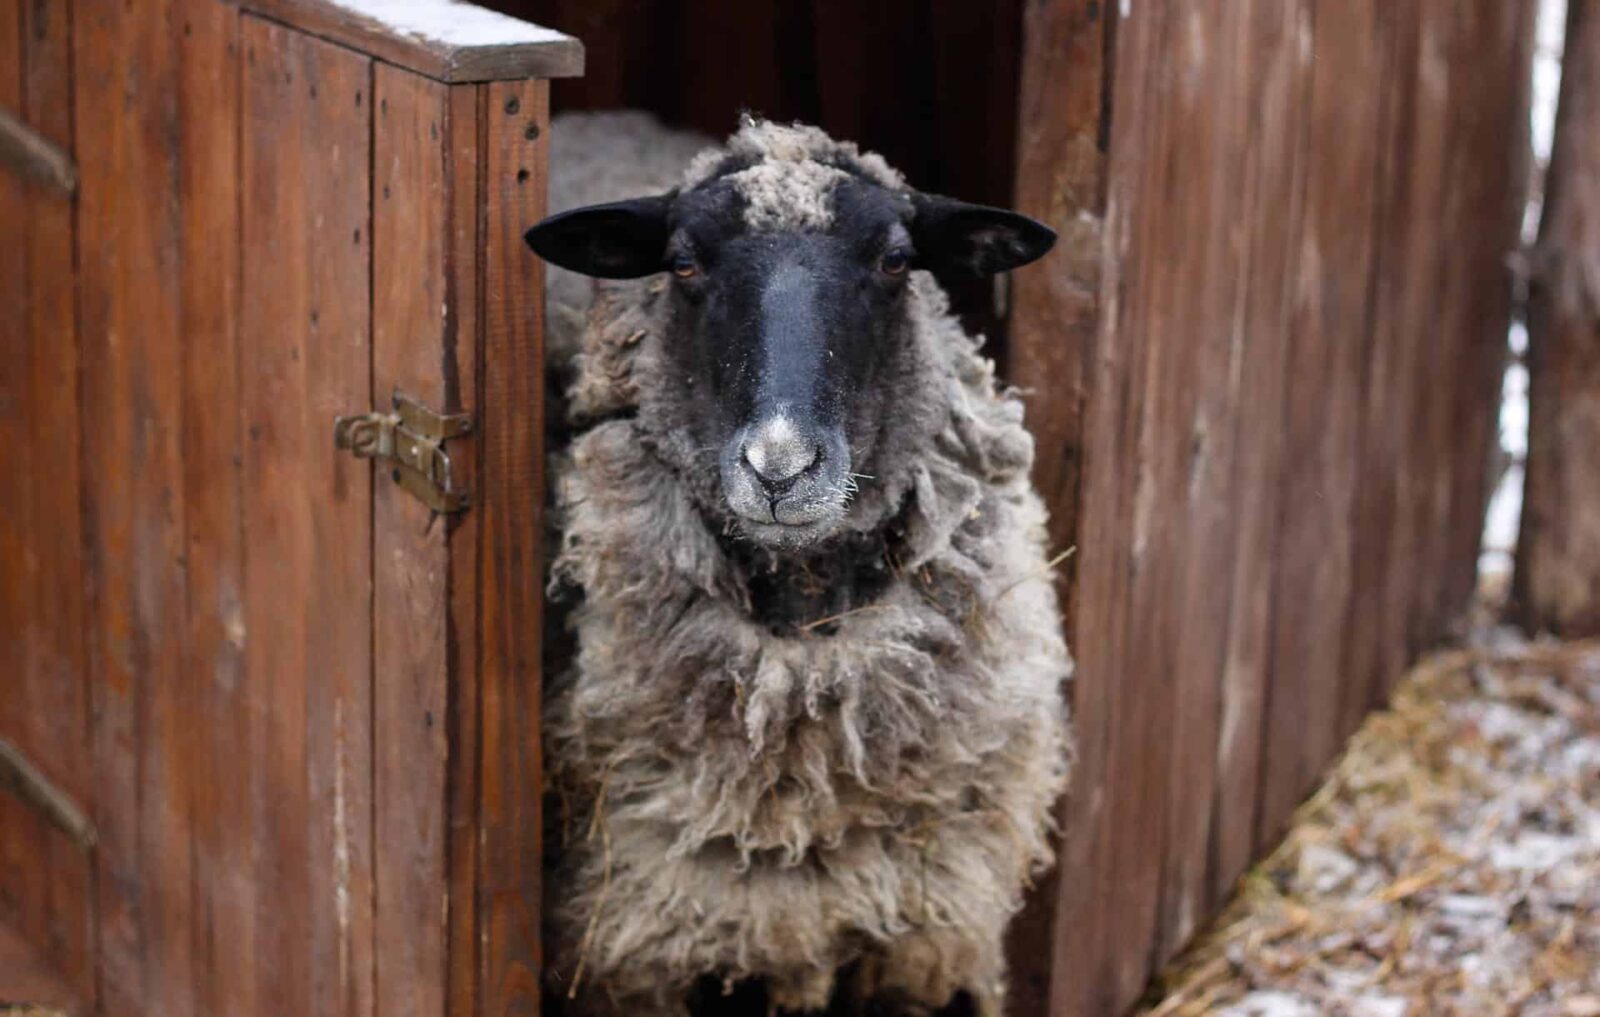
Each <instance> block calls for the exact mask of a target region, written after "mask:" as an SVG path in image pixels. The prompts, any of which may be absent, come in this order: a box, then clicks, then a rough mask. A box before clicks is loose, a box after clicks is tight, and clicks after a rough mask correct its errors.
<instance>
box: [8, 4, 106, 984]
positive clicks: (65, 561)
mask: <svg viewBox="0 0 1600 1017" xmlns="http://www.w3.org/2000/svg"><path fill="white" fill-rule="evenodd" d="M20 6H21V9H22V19H21V42H22V47H23V53H22V57H23V59H22V60H21V67H22V74H23V86H24V87H23V92H24V95H23V102H22V103H21V104H20V105H19V107H17V108H19V109H20V110H21V112H22V117H23V119H24V121H25V122H27V123H28V124H29V125H30V126H31V127H33V129H34V130H36V131H38V132H39V133H40V134H41V135H43V136H44V137H45V138H46V139H47V140H49V141H51V142H53V143H55V144H56V145H58V146H60V147H61V148H62V149H63V150H66V151H71V149H72V144H73V131H72V120H73V110H72V81H71V74H72V25H71V5H70V4H66V3H61V4H49V5H47V4H22V5H20ZM30 198H31V200H30V201H29V203H28V214H27V221H26V234H27V240H26V246H27V261H28V273H27V287H28V299H27V302H26V321H25V328H26V332H27V335H26V338H25V340H24V343H23V346H24V349H23V350H18V351H16V352H17V353H18V354H20V357H19V359H20V361H21V363H22V364H25V365H26V367H27V370H28V379H27V398H26V400H25V403H24V406H23V408H22V417H23V421H24V422H25V426H26V429H27V434H26V435H25V436H24V437H23V439H22V444H21V446H20V447H17V448H15V449H14V454H15V455H16V456H18V457H19V458H21V457H27V458H29V459H31V461H32V463H33V466H32V467H31V468H28V469H27V470H26V472H25V473H17V474H13V475H15V476H26V477H27V478H28V483H27V484H25V485H19V486H21V487H22V488H23V490H24V492H25V496H31V500H30V504H29V505H28V506H27V510H26V512H25V514H24V515H23V517H22V518H25V519H26V520H27V529H28V537H27V560H28V565H29V569H28V571H29V573H30V576H29V578H30V580H31V582H30V583H29V584H28V591H29V592H28V593H27V598H28V611H29V614H30V615H31V618H30V621H29V624H28V625H27V626H26V628H25V629H24V630H23V634H22V641H23V642H24V643H25V644H26V651H27V662H26V667H25V669H24V670H23V672H22V673H21V674H19V675H17V677H18V678H19V679H20V680H21V682H22V683H23V685H24V688H23V690H22V695H21V697H20V700H21V703H20V704H19V705H21V706H22V708H23V709H24V710H26V711H27V713H28V714H29V725H28V726H29V728H30V729H31V736H29V737H25V738H24V739H23V741H22V745H23V749H24V751H25V752H27V753H28V755H29V756H30V758H32V759H33V760H34V761H35V762H36V763H37V764H38V765H39V766H40V767H41V768H43V769H44V771H45V772H46V773H48V774H49V775H50V776H51V778H52V779H53V780H54V781H56V782H57V783H58V784H59V785H60V786H61V788H62V789H63V790H64V791H66V793H67V794H69V795H70V796H72V797H73V798H74V799H75V800H76V801H77V802H78V803H79V804H80V805H82V806H83V807H85V808H87V807H89V806H90V804H91V803H92V801H93V787H92V784H93V781H92V766H91V765H90V764H91V761H92V757H91V756H90V753H89V743H88V734H89V685H88V656H87V653H86V652H85V647H84V640H83V632H84V627H85V625H86V623H87V611H86V607H87V604H86V602H85V596H84V584H83V578H84V556H83V530H82V525H81V524H82V490H81V472H80V467H79V459H78V452H79V447H80V435H79V431H78V424H79V407H78V370H79V350H78V329H77V309H76V302H75V297H76V289H75V286H74V281H73V259H74V253H75V252H74V243H75V232H74V225H73V209H72V202H71V200H70V199H68V198H66V197H64V196H62V195H58V194H55V193H52V192H50V191H48V190H46V189H45V188H43V187H40V186H37V185H35V186H33V187H32V188H31V196H30ZM8 359H10V358H8ZM19 465H20V464H19ZM8 469H9V468H8ZM13 673H14V674H15V672H13ZM48 838H49V839H47V840H46V841H45V842H44V843H43V844H41V845H40V850H39V852H38V856H37V857H38V863H39V864H42V865H43V866H44V867H45V868H46V869H47V870H48V875H47V878H46V879H44V880H42V881H41V885H40V888H41V889H43V890H44V892H45V893H46V895H47V898H48V899H47V904H46V907H45V915H44V917H45V928H44V938H43V939H42V940H41V941H40V944H41V945H42V946H43V947H44V953H45V956H46V957H47V958H48V959H49V960H50V961H51V963H53V964H54V965H55V966H56V967H57V969H58V970H59V971H60V972H61V974H62V975H63V976H64V977H65V978H66V980H67V981H68V982H69V983H70V984H71V985H72V986H74V987H75V988H76V989H77V991H78V992H79V994H80V996H81V997H82V998H84V999H92V998H93V957H92V949H91V944H90V920H89V919H90V910H89V909H90V893H91V886H92V884H91V881H90V859H89V856H88V854H87V853H86V852H85V851H84V850H83V849H82V848H80V847H78V846H77V845H75V844H73V843H72V842H71V841H70V840H69V839H68V838H66V837H64V836H62V835H60V834H59V833H56V832H54V831H52V832H51V834H49V835H48Z"/></svg>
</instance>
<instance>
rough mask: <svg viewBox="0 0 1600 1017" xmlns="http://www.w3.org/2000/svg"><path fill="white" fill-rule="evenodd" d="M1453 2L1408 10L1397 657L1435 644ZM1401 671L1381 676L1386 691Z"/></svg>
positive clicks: (1393, 590) (1394, 578)
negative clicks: (1426, 605) (1435, 445)
mask: <svg viewBox="0 0 1600 1017" xmlns="http://www.w3.org/2000/svg"><path fill="white" fill-rule="evenodd" d="M1453 9H1454V4H1451V3H1445V2H1435V0H1424V2H1422V3H1420V4H1418V5H1417V6H1416V8H1415V9H1414V10H1413V12H1412V13H1413V16H1414V18H1415V29H1414V31H1415V33H1416V43H1415V53H1416V56H1415V66H1414V72H1413V73H1414V75H1415V77H1414V79H1413V82H1414V83H1413V84H1412V85H1411V86H1410V91H1411V93H1412V95H1413V96H1414V107H1413V116H1412V119H1411V124H1412V126H1411V131H1412V142H1411V146H1410V147H1411V153H1412V154H1411V157H1410V159H1409V160H1408V169H1409V172H1410V174H1411V180H1412V183H1411V184H1410V185H1409V187H1410V193H1411V196H1412V197H1411V202H1412V204H1411V208H1410V212H1409V214H1408V215H1407V221H1408V224H1409V231H1408V233H1407V235H1406V237H1405V239H1404V242H1403V247H1402V250H1403V252H1404V253H1403V257H1404V259H1405V262H1404V267H1403V268H1402V269H1401V270H1400V271H1399V272H1397V273H1396V280H1395V281H1396V293H1395V294H1394V296H1393V298H1392V299H1393V300H1394V304H1393V311H1392V312H1391V313H1392V316H1393V320H1395V321H1396V323H1397V328H1398V334H1399V336H1400V337H1401V342H1402V343H1403V347H1402V350H1401V353H1400V356H1399V358H1398V360H1399V365H1400V377H1401V378H1402V379H1403V381H1402V384H1403V385H1404V386H1405V390H1404V392H1403V393H1402V394H1401V396H1400V398H1399V400H1397V401H1398V403H1399V406H1398V407H1397V409H1398V416H1397V418H1396V420H1397V425H1398V428H1399V435H1398V440H1399V448H1400V451H1399V464H1398V466H1397V469H1396V471H1395V476H1396V485H1395V521H1394V527H1393V531H1394V539H1393V542H1392V544H1391V548H1390V558H1389V565H1388V572H1389V582H1388V594H1389V598H1390V601H1391V612H1392V616H1391V617H1390V618H1386V619H1385V624H1386V626H1392V627H1393V628H1392V631H1391V632H1389V633H1386V639H1387V640H1389V641H1392V644H1393V645H1397V646H1400V647H1402V648H1403V651H1402V658H1401V663H1402V664H1403V663H1404V661H1406V660H1409V659H1411V658H1413V657H1414V656H1415V655H1416V654H1417V653H1418V652H1420V651H1421V650H1422V649H1424V648H1425V647H1427V646H1429V645H1430V644H1431V642H1432V637H1431V635H1430V634H1428V633H1426V632H1424V625H1423V623H1422V622H1421V621H1419V612H1420V611H1421V605H1422V604H1423V602H1424V596H1423V591H1424V590H1425V589H1426V580H1425V577H1424V576H1423V574H1422V567H1423V564H1422V563H1423V561H1424V560H1425V557H1424V556H1425V549H1426V546H1427V534H1426V530H1425V525H1426V524H1425V521H1424V520H1425V507H1426V499H1427V496H1428V485H1429V482H1430V478H1429V476H1428V458H1427V457H1428V451H1427V448H1428V446H1427V442H1426V437H1427V434H1428V428H1427V427H1426V421H1427V419H1428V418H1427V408H1428V405H1429V403H1428V399H1429V396H1430V391H1431V389H1433V388H1435V387H1436V384H1437V377H1436V375H1435V374H1434V372H1432V371H1430V370H1429V369H1428V368H1427V367H1426V365H1428V364H1433V363H1436V361H1435V360H1434V359H1433V355H1434V349H1433V347H1434V344H1435V342H1436V340H1437V336H1438V331H1439V325H1438V323H1437V321H1436V315H1437V310H1438V309H1437V304H1436V301H1437V299H1438V293H1439V278H1440V272H1441V264H1440V263H1441V259H1442V252H1441V251H1440V250H1439V246H1438V238H1439V237H1440V236H1443V235H1445V232H1446V229H1447V224H1446V220H1445V218H1444V194H1445V191H1446V189H1445V188H1443V187H1441V186H1440V181H1441V180H1442V179H1443V174H1444V167H1445V165H1446V160H1447V158H1448V154H1449V143H1450V132H1449V123H1450V89H1451V85H1450V82H1451V78H1452V77H1453V75H1454V74H1455V73H1456V69H1455V68H1454V67H1453V66H1452V65H1451V62H1450V40H1451V22H1452V17H1451V14H1452V11H1453ZM1399 675H1400V672H1399V671H1396V672H1393V673H1390V674H1388V675H1385V685H1386V688H1385V691H1387V688H1388V687H1392V685H1393V683H1394V682H1395V681H1397V680H1398V679H1399Z"/></svg>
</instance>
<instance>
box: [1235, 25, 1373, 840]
mask: <svg viewBox="0 0 1600 1017" xmlns="http://www.w3.org/2000/svg"><path fill="white" fill-rule="evenodd" d="M1310 30H1311V33H1312V38H1311V54H1310V60H1311V65H1312V71H1311V82H1310V95H1309V97H1308V99H1307V108H1306V115H1307V117H1308V127H1307V130H1308V137H1307V141H1306V144H1307V152H1306V159H1307V160H1308V163H1307V170H1306V174H1307V175H1306V185H1305V186H1306V204H1305V211H1304V219H1303V221H1302V224H1301V226H1300V232H1299V244H1300V249H1299V250H1298V251H1297V252H1296V268H1297V274H1296V277H1295V279H1294V290H1293V303H1292V305H1291V318H1290V322H1289V328H1290V330H1291V336H1290V340H1289V352H1288V365H1287V369H1288V374H1287V377H1286V386H1287V390H1286V393H1285V415H1284V418H1283V422H1282V425H1281V426H1282V428H1283V436H1284V437H1283V440H1284V448H1283V459H1282V460H1281V462H1282V468H1281V470H1280V471H1279V475H1278V476H1277V477H1276V478H1275V482H1276V483H1279V484H1281V485H1282V488H1283V490H1282V494H1281V495H1280V498H1281V502H1280V506H1279V512H1280V523H1279V529H1278V534H1277V543H1276V547H1275V550H1274V555H1273V557H1274V559H1275V560H1274V566H1273V569H1274V574H1273V578H1272V584H1273V591H1272V597H1273V599H1274V601H1275V602H1276V604H1277V606H1278V608H1277V611H1276V613H1275V615H1274V619H1273V629H1272V634H1271V649H1270V652H1271V657H1270V675H1271V677H1270V679H1269V683H1268V688H1267V704H1266V711H1265V714H1264V717H1263V723H1264V725H1265V727H1264V729H1263V733H1262V743H1263V744H1262V759H1263V770H1262V775H1261V791H1260V796H1261V804H1260V808H1259V810H1258V813H1257V816H1256V821H1257V827H1258V833H1257V844H1258V848H1266V847H1268V846H1270V845H1271V844H1272V843H1275V842H1276V840H1277V838H1278V835H1279V833H1280V832H1281V830H1282V828H1283V826H1284V824H1285V823H1287V822H1288V819H1289V814H1290V813H1291V812H1292V811H1293V810H1294V807H1295V806H1296V805H1298V804H1299V802H1300V800H1301V799H1302V798H1303V797H1304V796H1305V795H1306V794H1307V793H1309V792H1310V791H1311V790H1312V788H1313V787H1314V786H1315V784H1316V781H1317V778H1318V776H1319V775H1320V774H1321V771H1322V768H1323V767H1324V766H1325V765H1326V764H1327V763H1328V761H1329V760H1331V759H1332V758H1333V756H1334V754H1335V753H1336V752H1337V751H1338V748H1339V745H1340V737H1339V731H1338V723H1339V693H1340V686H1341V683H1342V681H1343V680H1344V679H1343V667H1344V654H1343V648H1344V642H1343V640H1344V624H1345V618H1346V605H1348V604H1349V603H1350V601H1351V598H1352V596H1353V595H1354V593H1355V591H1354V590H1353V588H1352V586H1351V565H1352V561H1353V556H1354V549H1353V544H1354V539H1355V536H1354V528H1355V526H1356V525H1357V519H1356V518H1355V516H1354V514H1353V511H1352V509H1353V504H1354V496H1355V490H1356V477H1357V475H1358V473H1359V464H1358V457H1359V452H1360V449H1359V438H1360V419H1359V418H1360V411H1361V399H1362V389H1361V383H1362V374H1361V354H1362V350H1363V345H1364V342H1363V337H1364V336H1365V334H1366V331H1367V329H1368V326H1369V319H1368V311H1367V308H1368V303H1369V301H1368V286H1369V283H1370V279H1371V273H1372V252H1373V247H1374V244H1373V240H1372V233H1373V231H1374V229H1376V225H1377V217H1376V214H1375V209H1374V206H1373V195H1374V193H1375V191H1376V187H1377V173H1378V169H1379V165H1380V163H1379V147H1378V143H1379V140H1380V137H1381V132H1380V131H1378V130H1377V129H1375V126H1374V125H1376V124H1377V123H1378V110H1379V108H1378V103H1379V101H1380V97H1381V93H1380V92H1378V91H1377V90H1376V89H1362V90H1359V91H1357V92H1354V93H1353V92H1351V90H1350V89H1349V88H1348V83H1349V81H1350V76H1351V75H1354V76H1355V77H1356V78H1357V79H1360V80H1376V79H1377V77H1378V66H1377V58H1378V55H1379V54H1380V53H1381V52H1382V49H1381V40H1380V37H1379V35H1378V10H1377V6H1376V5H1375V4H1372V3H1368V2H1366V0H1359V2H1351V3H1345V4H1339V5H1337V6H1334V7H1318V8H1316V9H1315V11H1314V12H1313V15H1312V20H1311V24H1310Z"/></svg>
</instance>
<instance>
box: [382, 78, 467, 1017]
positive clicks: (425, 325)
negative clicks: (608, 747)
mask: <svg viewBox="0 0 1600 1017" xmlns="http://www.w3.org/2000/svg"><path fill="white" fill-rule="evenodd" d="M447 93H448V90H447V88H446V87H445V86H444V85H441V84H439V83H437V82H434V81H429V80H427V79H425V78H421V77H418V76H417V75H414V74H411V73H408V72H406V71H401V70H398V69H395V68H391V67H387V66H383V65H379V66H378V67H377V68H376V70H375V72H374V78H373V95H374V97H375V98H376V100H377V107H376V114H375V115H376V118H377V119H376V122H375V123H374V126H373V146H374V150H373V166H374V178H373V218H372V230H373V236H372V243H373V255H372V256H373V270H372V276H373V287H374V288H373V319H372V344H373V348H372V356H373V379H374V384H373V389H374V394H375V396H376V397H377V398H378V399H379V400H380V401H381V400H383V399H384V398H385V397H386V396H387V395H388V394H389V393H391V392H393V391H396V390H400V391H404V392H406V393H407V394H408V395H411V396H413V397H415V398H418V399H421V400H422V401H423V402H425V403H427V404H428V405H429V406H432V407H434V408H436V409H440V410H443V409H444V408H445V407H446V405H447V399H448V394H447V393H446V391H445V388H446V386H445V377H446V372H445V369H444V368H445V357H446V353H445V343H444V334H445V331H446V329H448V328H450V327H451V322H450V316H451V313H452V302H451V300H450V296H451V294H450V293H449V292H448V282H447V275H446V273H447V268H448V266H447V263H446V254H447V250H448V248H449V244H450V238H451V232H450V230H451V222H450V216H451V214H452V212H453V209H452V207H451V205H450V202H449V191H448V186H447V185H448V183H449V178H448V167H447V165H446V161H445V158H446V152H447V146H448V138H447V132H448V130H449V129H450V127H451V126H452V125H451V123H450V122H449V119H448V112H449V108H448V94H447ZM473 129H474V131H475V125H473ZM458 397H459V394H458ZM446 450H447V452H448V453H449V454H450V455H451V456H452V457H453V458H466V456H467V451H468V450H466V449H463V447H462V446H461V444H460V443H458V442H451V443H450V444H449V445H448V446H447V449H446ZM435 523H437V525H435ZM373 528H374V529H373V581H374V597H375V599H374V601H373V626H374V628H373V638H374V667H375V673H376V674H377V676H378V680H377V683H376V687H375V689H374V692H373V701H374V711H373V743H374V748H375V755H374V767H375V771H376V772H375V774H374V782H375V784H374V802H375V806H376V812H375V821H374V830H375V843H376V848H377V854H376V857H375V859H374V875H375V886H374V889H375V891H376V894H377V906H378V914H377V920H376V922H377V925H376V928H377V951H376V956H377V998H376V1005H377V1012H378V1013H381V1014H384V1015H386V1017H387V1015H391V1014H392V1015H395V1017H412V1015H415V1017H422V1015H439V1014H443V1012H444V1004H445V989H446V980H445V971H446V958H445V944H446V926H445V922H446V917H447V916H446V912H445V910H444V909H443V908H441V906H440V904H441V895H442V894H443V890H444V887H445V850H446V826H445V818H446V817H445V770H446V755H447V751H448V744H447V741H446V734H447V727H446V723H447V719H448V718H447V709H448V702H447V689H446V678H447V653H448V648H447V646H446V625H447V623H448V620H449V616H448V612H447V609H446V608H447V604H446V597H447V595H448V592H449V591H448V586H447V582H446V580H447V572H448V568H449V561H448V551H449V548H448V546H447V536H448V535H447V532H446V526H445V525H444V524H443V523H442V522H439V521H436V520H432V519H430V513H429V511H428V509H427V507H426V506H424V505H423V504H422V503H421V502H419V501H417V500H416V499H415V498H413V497H412V496H411V495H410V494H408V493H407V492H406V491H405V490H404V489H403V488H401V487H400V486H399V485H398V484H395V483H393V482H392V481H390V480H389V479H388V477H386V476H383V475H381V474H380V475H379V476H378V477H377V482H376V490H375V491H374V497H373ZM467 677H469V678H470V675H468V676H467Z"/></svg>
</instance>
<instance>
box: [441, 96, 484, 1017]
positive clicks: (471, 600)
mask: <svg viewBox="0 0 1600 1017" xmlns="http://www.w3.org/2000/svg"><path fill="white" fill-rule="evenodd" d="M481 91H482V88H481V86H476V85H456V86H453V87H452V88H451V89H450V95H449V107H448V109H447V110H446V113H445V161H446V173H447V180H446V186H447V201H448V204H449V213H448V215H449V236H448V238H447V240H446V247H445V287H446V301H445V302H446V304H447V305H448V308H449V310H448V313H447V315H446V318H445V322H444V326H445V327H444V336H443V349H442V350H441V365H442V369H443V382H444V405H445V406H446V407H448V408H451V409H456V408H460V409H462V410H465V411H468V412H472V413H473V414H474V419H475V420H476V421H478V422H479V423H480V424H481V423H482V421H483V416H482V414H481V412H478V411H479V410H480V408H481V405H482V403H481V398H480V397H481V391H480V387H479V384H478V381H479V378H480V377H481V373H482V372H481V362H482V341H483V330H482V328H481V325H482V322H483V315H482V307H481V301H482V291H481V289H480V286H479V283H480V281H481V279H482V252H483V244H482V232H481V231H482V228H483V225H484V223H483V216H482V215H481V212H482V210H483V206H482V203H481V202H482V190H481V187H482V173H481V167H482V161H481V155H482V153H481V149H480V147H479V142H480V137H479V131H480V117H479V105H480V99H481V98H484V97H481V96H480V92H481ZM457 444H459V445H461V446H462V447H461V451H460V454H459V455H455V456H454V457H453V458H454V460H455V464H456V469H457V470H458V471H459V472H458V473H457V479H458V480H459V482H460V483H461V485H462V486H463V487H464V488H465V489H466V490H468V491H472V492H474V494H475V495H477V494H478V492H479V491H480V486H479V484H478V480H477V478H478V475H479V473H480V472H481V469H480V465H481V459H482V454H483V446H482V443H481V441H480V440H479V438H478V437H477V436H476V435H471V436H468V437H466V438H465V439H463V440H462V441H460V442H458V443H457ZM480 501H481V498H480ZM479 518H480V513H478V512H476V511H472V510H470V509H469V510H468V511H467V512H465V513H463V514H460V515H458V516H456V517H454V518H452V519H450V520H449V525H448V529H447V530H446V540H447V543H448V556H449V560H448V568H449V575H448V582H447V587H448V589H447V597H448V605H447V609H448V611H449V628H448V630H447V633H446V634H447V637H448V645H447V652H448V654H449V659H448V660H447V662H446V666H447V668H448V669H449V675H450V689H449V703H448V704H447V711H448V729H449V738H450V763H449V773H448V774H447V775H446V780H447V783H448V791H447V796H448V799H449V802H448V808H449V824H450V826H449V833H448V836H449V843H448V848H447V856H448V864H449V873H448V885H447V889H448V894H449V930H448V935H449V942H448V951H449V971H448V972H447V975H446V979H447V991H448V997H447V1001H446V1012H447V1013H450V1014H452V1015H461V1017H468V1015H472V1014H476V1013H478V1012H479V1010H478V999H479V989H480V985H479V960H480V957H479V947H480V940H479V936H478V921H479V914H480V901H479V895H478V844H479V838H478V799H479V794H478V787H479V750H478V745H479V729H480V726H481V717H480V711H479V699H480V695H481V689H480V684H481V678H480V675H479V672H478V639H479V630H478V591H479V589H480V585H479V575H480V572H481V568H480V562H479V557H478V552H479V548H480V547H481V544H480V534H481V531H480V528H479V525H478V521H479Z"/></svg>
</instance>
